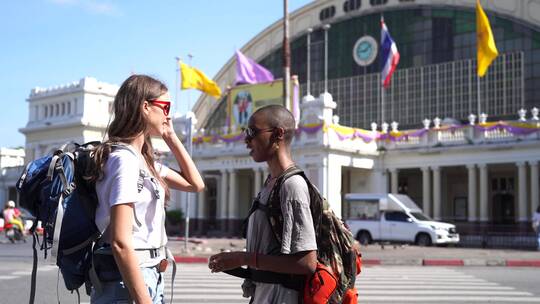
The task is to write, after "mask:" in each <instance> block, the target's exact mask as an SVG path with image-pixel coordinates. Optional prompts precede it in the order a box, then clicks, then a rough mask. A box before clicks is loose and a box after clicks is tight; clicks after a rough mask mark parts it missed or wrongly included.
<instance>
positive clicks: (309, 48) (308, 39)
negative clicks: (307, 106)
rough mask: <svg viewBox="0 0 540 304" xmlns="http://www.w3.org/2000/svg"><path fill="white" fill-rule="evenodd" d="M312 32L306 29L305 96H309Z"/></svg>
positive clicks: (310, 29)
mask: <svg viewBox="0 0 540 304" xmlns="http://www.w3.org/2000/svg"><path fill="white" fill-rule="evenodd" d="M312 32H313V29H312V28H308V29H307V77H306V78H307V82H306V83H307V94H306V95H307V96H310V95H311V88H310V87H311V83H310V80H311V33H312Z"/></svg>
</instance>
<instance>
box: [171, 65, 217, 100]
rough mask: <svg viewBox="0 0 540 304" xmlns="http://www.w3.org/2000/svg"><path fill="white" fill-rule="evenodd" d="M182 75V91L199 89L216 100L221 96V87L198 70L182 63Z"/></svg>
mask: <svg viewBox="0 0 540 304" xmlns="http://www.w3.org/2000/svg"><path fill="white" fill-rule="evenodd" d="M180 73H181V74H182V90H185V89H197V90H200V91H203V92H205V93H206V94H208V95H211V96H214V97H216V98H219V96H221V89H220V88H219V86H218V85H217V84H216V83H215V82H214V81H213V80H212V79H210V78H208V77H207V76H206V75H205V74H204V73H203V72H201V71H199V70H198V69H196V68H193V67H189V66H187V65H185V64H184V63H183V62H180Z"/></svg>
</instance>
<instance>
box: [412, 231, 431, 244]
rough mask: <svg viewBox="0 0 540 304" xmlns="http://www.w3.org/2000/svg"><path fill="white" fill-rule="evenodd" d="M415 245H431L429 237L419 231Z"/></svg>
mask: <svg viewBox="0 0 540 304" xmlns="http://www.w3.org/2000/svg"><path fill="white" fill-rule="evenodd" d="M415 243H416V245H418V246H422V247H426V246H431V237H430V236H429V235H428V234H426V233H420V234H419V235H418V236H417V237H416V242H415Z"/></svg>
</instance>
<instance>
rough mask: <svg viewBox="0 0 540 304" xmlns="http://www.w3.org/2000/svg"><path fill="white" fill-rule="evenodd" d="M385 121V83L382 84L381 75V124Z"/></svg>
mask: <svg viewBox="0 0 540 304" xmlns="http://www.w3.org/2000/svg"><path fill="white" fill-rule="evenodd" d="M383 123H384V85H382V76H381V126H382V124H383Z"/></svg>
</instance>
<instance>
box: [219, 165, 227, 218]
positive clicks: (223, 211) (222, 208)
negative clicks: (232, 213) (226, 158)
mask: <svg viewBox="0 0 540 304" xmlns="http://www.w3.org/2000/svg"><path fill="white" fill-rule="evenodd" d="M227 177H228V176H227V171H225V170H221V183H220V187H219V199H218V204H217V206H216V207H217V218H218V219H220V220H223V219H225V218H227V205H228V204H227V201H228V198H229V197H228V193H229V191H228V189H229V181H228V178H227Z"/></svg>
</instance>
